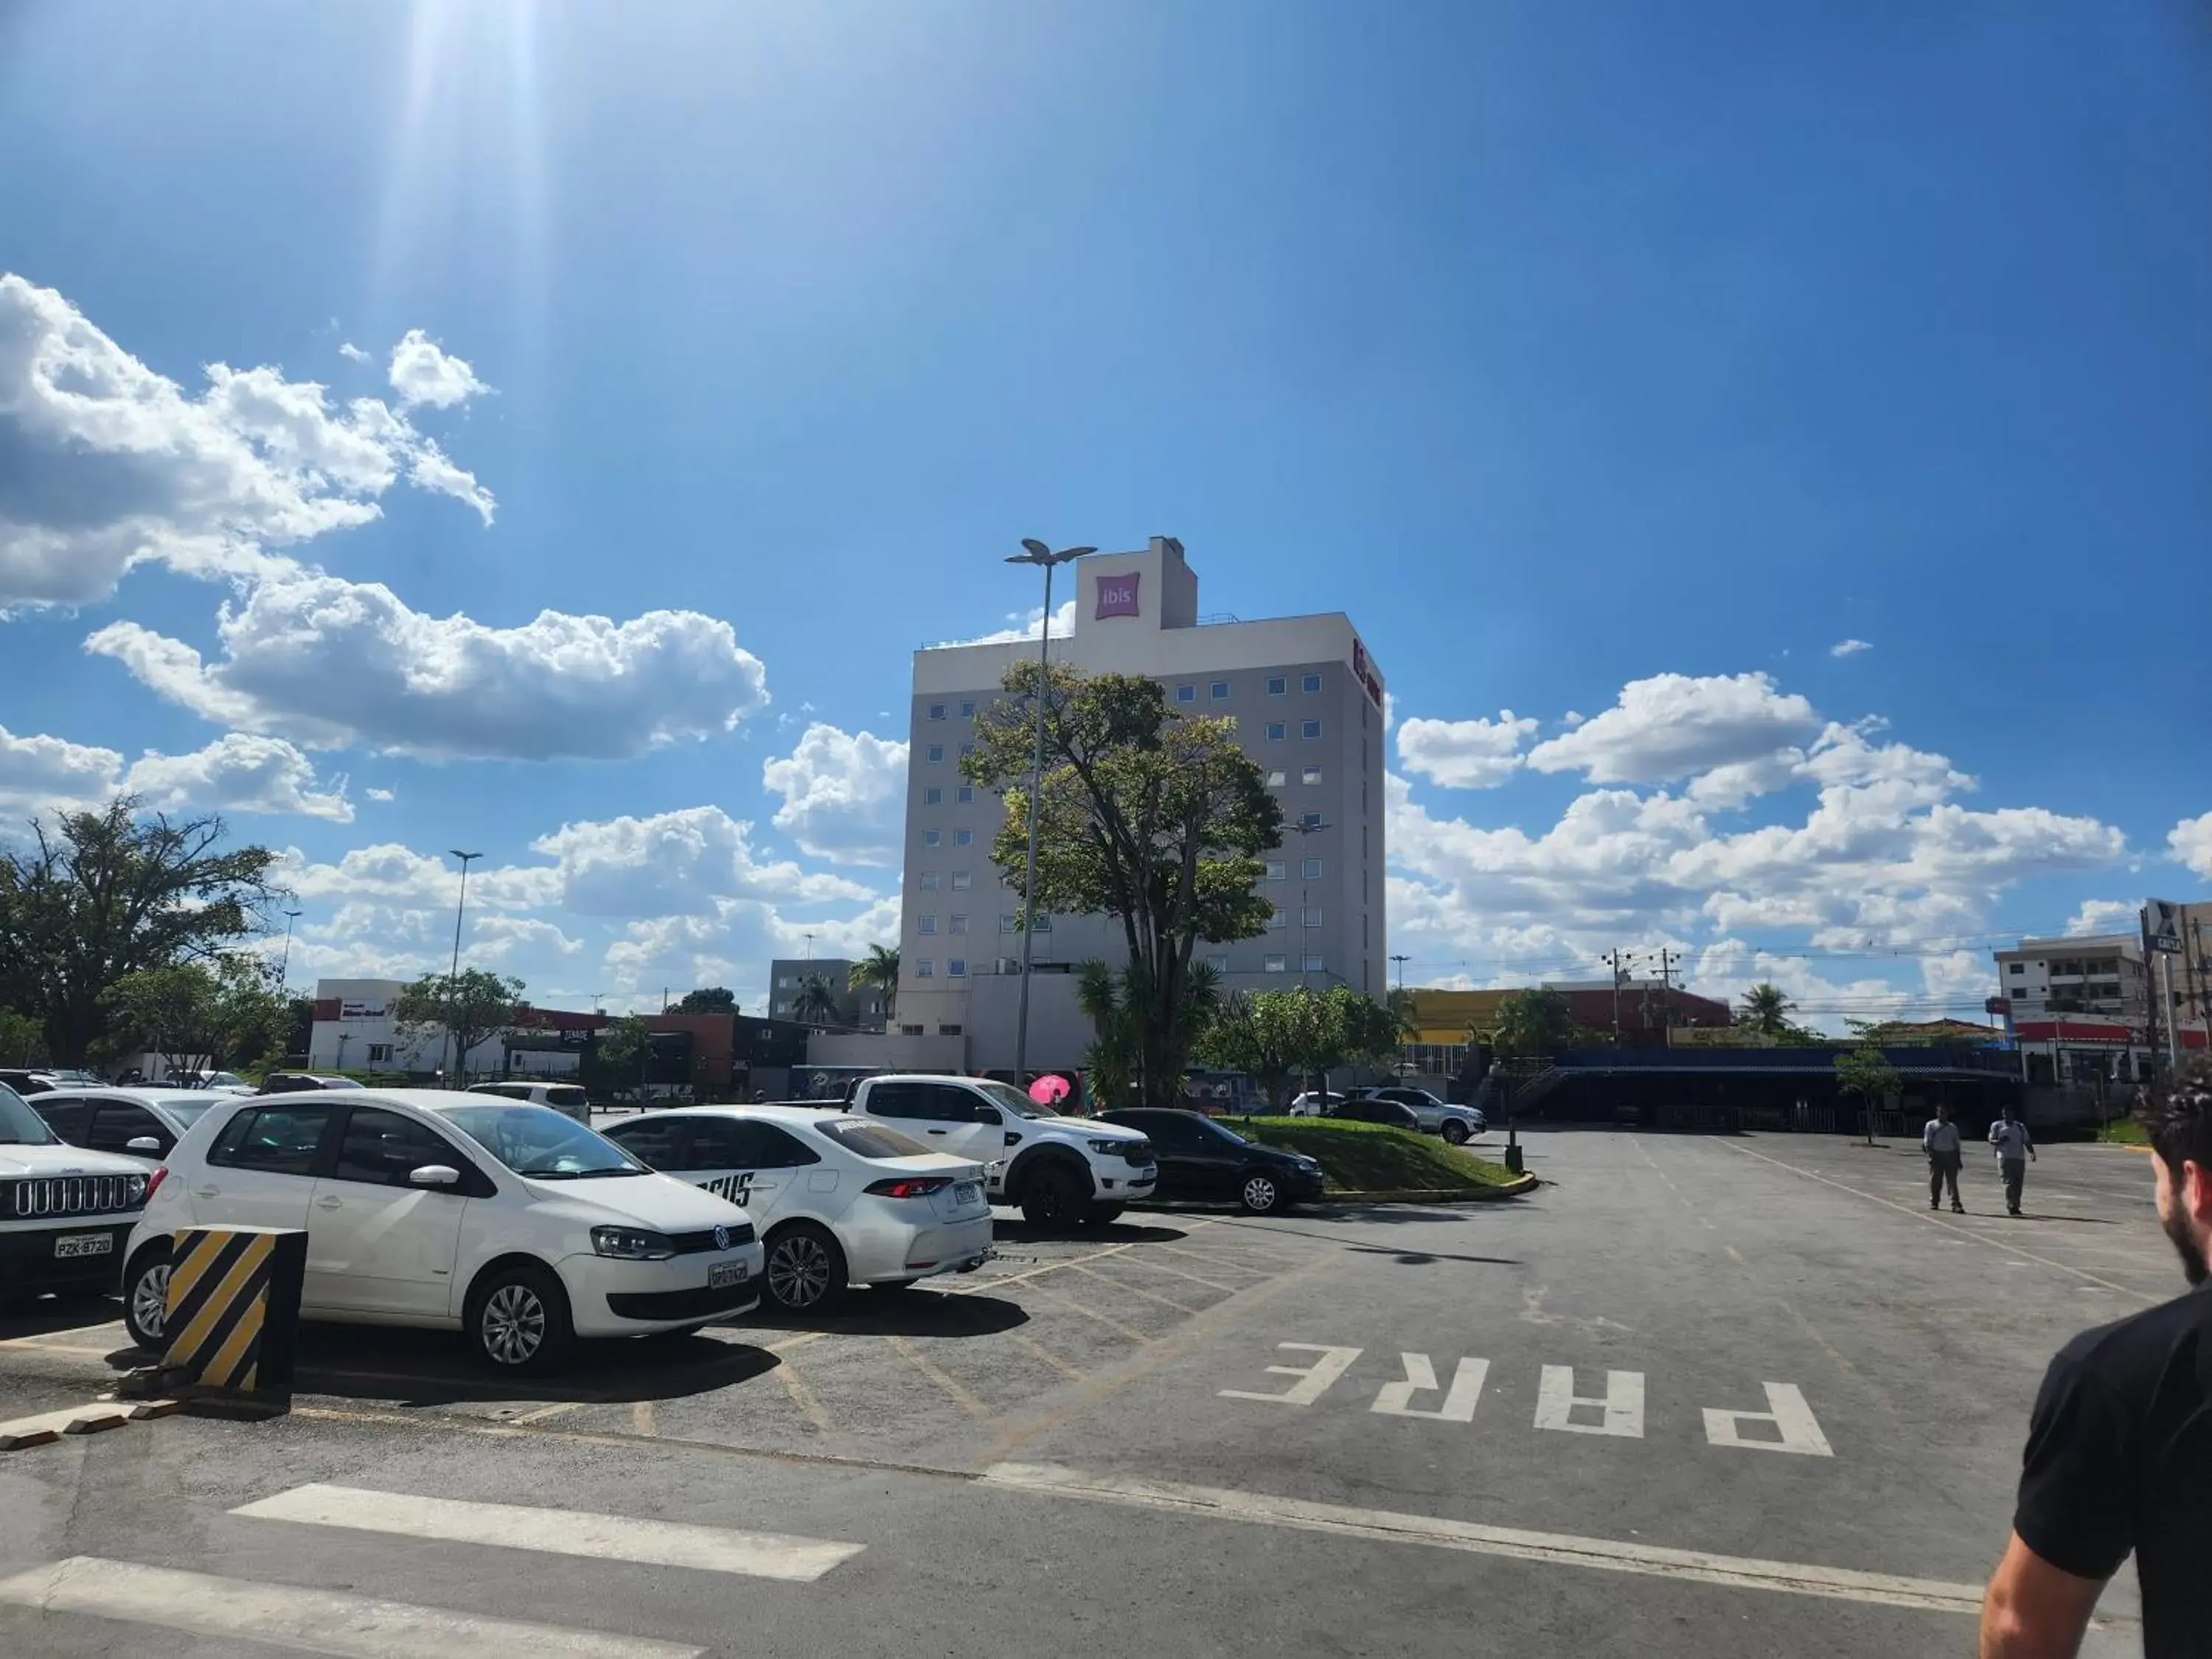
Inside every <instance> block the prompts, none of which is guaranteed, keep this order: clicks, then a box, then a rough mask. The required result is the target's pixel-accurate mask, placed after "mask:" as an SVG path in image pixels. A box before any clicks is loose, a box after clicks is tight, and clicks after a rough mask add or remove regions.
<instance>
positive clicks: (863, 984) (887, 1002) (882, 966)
mask: <svg viewBox="0 0 2212 1659" xmlns="http://www.w3.org/2000/svg"><path fill="white" fill-rule="evenodd" d="M898 985H899V948H898V946H897V945H870V946H869V947H868V954H867V955H866V956H864V957H861V958H860V960H859V961H858V962H856V963H854V964H853V966H852V969H851V971H850V972H848V974H847V975H845V988H846V989H847V990H848V991H876V992H878V993H880V994H882V996H883V999H884V1016H885V1018H889V1017H890V1012H891V1008H892V1005H893V1004H894V1003H896V1001H897V1000H898Z"/></svg>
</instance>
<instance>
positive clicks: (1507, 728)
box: [1398, 708, 1542, 789]
mask: <svg viewBox="0 0 2212 1659" xmlns="http://www.w3.org/2000/svg"><path fill="white" fill-rule="evenodd" d="M1541 724H1542V722H1541V721H1539V720H1519V719H1516V718H1515V716H1514V713H1513V711H1512V710H1511V709H1510V708H1506V709H1501V710H1499V711H1498V718H1497V719H1496V720H1487V719H1480V720H1407V721H1405V722H1404V723H1403V724H1402V725H1401V726H1399V727H1398V758H1399V759H1400V760H1401V761H1403V762H1404V763H1406V769H1407V771H1409V772H1415V773H1418V774H1419V775H1421V776H1423V777H1425V778H1427V779H1428V780H1429V781H1431V782H1432V783H1440V784H1443V785H1445V786H1447V787H1450V788H1454V789H1490V788H1494V787H1496V786H1498V784H1501V783H1504V781H1506V780H1507V779H1508V778H1510V777H1511V776H1512V775H1514V773H1515V772H1516V771H1518V770H1519V769H1520V767H1521V745H1522V743H1524V742H1526V741H1527V740H1528V738H1530V737H1532V736H1533V735H1534V733H1535V732H1536V730H1537V728H1538V727H1539V726H1541Z"/></svg>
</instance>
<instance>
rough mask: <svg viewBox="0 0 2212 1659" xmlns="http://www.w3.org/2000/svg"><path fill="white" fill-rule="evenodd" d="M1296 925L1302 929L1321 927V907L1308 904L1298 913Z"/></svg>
mask: <svg viewBox="0 0 2212 1659" xmlns="http://www.w3.org/2000/svg"><path fill="white" fill-rule="evenodd" d="M1298 924H1299V926H1301V927H1320V926H1321V906H1319V905H1318V904H1309V905H1307V906H1305V907H1304V908H1303V909H1301V910H1300V911H1299V912H1298Z"/></svg>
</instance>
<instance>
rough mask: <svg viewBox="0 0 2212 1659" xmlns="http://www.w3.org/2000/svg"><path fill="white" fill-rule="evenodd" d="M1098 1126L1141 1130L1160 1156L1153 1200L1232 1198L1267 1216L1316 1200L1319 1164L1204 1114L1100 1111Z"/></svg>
mask: <svg viewBox="0 0 2212 1659" xmlns="http://www.w3.org/2000/svg"><path fill="white" fill-rule="evenodd" d="M1098 1116H1099V1121H1101V1122H1103V1123H1119V1124H1121V1126H1122V1127H1125V1128H1130V1129H1139V1130H1141V1131H1143V1133H1144V1135H1145V1138H1146V1139H1147V1140H1149V1141H1151V1142H1152V1147H1153V1150H1154V1151H1155V1152H1158V1155H1159V1160H1160V1179H1159V1184H1158V1186H1157V1187H1156V1188H1153V1191H1152V1196H1153V1197H1155V1198H1182V1199H1212V1200H1222V1199H1233V1200H1236V1202H1237V1203H1238V1204H1240V1205H1242V1206H1243V1207H1244V1209H1245V1210H1246V1211H1247V1212H1249V1213H1250V1214H1253V1215H1269V1214H1273V1212H1276V1211H1278V1210H1284V1209H1288V1208H1289V1207H1290V1206H1291V1205H1293V1204H1304V1203H1311V1202H1313V1201H1315V1200H1318V1199H1319V1198H1320V1197H1321V1196H1322V1192H1323V1189H1324V1188H1325V1186H1326V1182H1324V1181H1323V1179H1322V1168H1321V1165H1320V1164H1318V1163H1316V1162H1315V1160H1313V1159H1312V1158H1308V1157H1306V1156H1305V1154H1304V1153H1303V1152H1284V1151H1282V1150H1281V1149H1280V1148H1279V1147H1274V1146H1261V1145H1259V1144H1258V1143H1257V1142H1255V1141H1250V1140H1247V1139H1244V1137H1243V1136H1242V1135H1240V1134H1238V1133H1237V1132H1236V1131H1235V1130H1233V1129H1231V1128H1230V1127H1227V1126H1226V1125H1225V1124H1221V1123H1218V1122H1216V1121H1214V1120H1213V1119H1212V1118H1210V1117H1208V1116H1206V1115H1205V1114H1204V1113H1203V1112H1177V1111H1170V1110H1167V1109H1164V1108H1159V1107H1149V1106H1132V1107H1128V1108H1126V1109H1121V1110H1116V1111H1111V1112H1101V1113H1100V1114H1099V1115H1098Z"/></svg>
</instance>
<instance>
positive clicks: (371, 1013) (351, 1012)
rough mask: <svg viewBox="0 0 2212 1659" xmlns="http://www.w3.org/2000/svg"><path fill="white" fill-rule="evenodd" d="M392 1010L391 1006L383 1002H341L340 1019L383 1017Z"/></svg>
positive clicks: (339, 1006) (339, 1005)
mask: <svg viewBox="0 0 2212 1659" xmlns="http://www.w3.org/2000/svg"><path fill="white" fill-rule="evenodd" d="M390 1012H392V1009H391V1006H390V1005H389V1004H387V1003H382V1002H341V1003H340V1004H338V1018H340V1019H382V1018H384V1017H385V1016H386V1014H388V1013H390Z"/></svg>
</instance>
